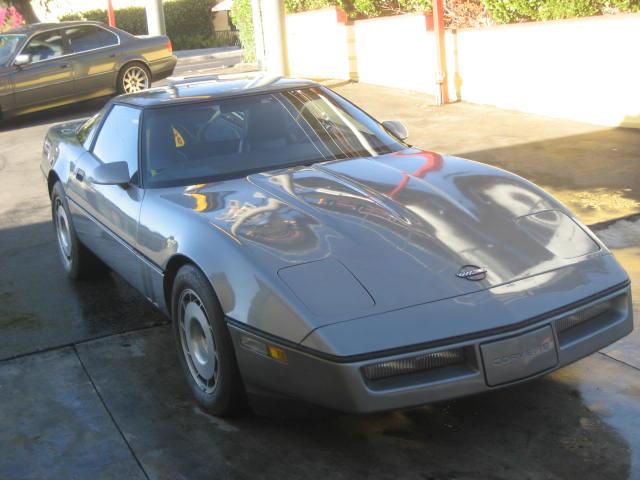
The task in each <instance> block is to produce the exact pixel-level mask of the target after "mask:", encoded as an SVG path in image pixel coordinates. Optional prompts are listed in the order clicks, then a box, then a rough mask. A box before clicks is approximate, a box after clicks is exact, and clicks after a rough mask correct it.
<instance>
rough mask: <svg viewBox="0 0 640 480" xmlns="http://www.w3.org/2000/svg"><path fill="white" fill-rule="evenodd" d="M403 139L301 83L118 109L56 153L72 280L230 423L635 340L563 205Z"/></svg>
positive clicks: (452, 391)
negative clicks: (276, 405) (150, 326)
mask: <svg viewBox="0 0 640 480" xmlns="http://www.w3.org/2000/svg"><path fill="white" fill-rule="evenodd" d="M406 136H407V131H406V129H405V128H404V127H403V126H402V124H401V123H400V122H395V121H390V122H384V123H378V122H377V121H375V120H374V119H373V118H371V117H370V116H369V115H367V114H366V113H364V112H363V111H362V110H360V109H358V108H357V107H356V106H354V105H353V104H351V103H349V102H348V101H347V100H345V99H344V98H342V97H340V96H339V95H337V94H336V93H334V92H332V91H331V90H329V89H327V88H325V87H323V86H321V85H318V84H316V83H313V82H308V81H299V80H291V79H266V78H258V79H253V80H251V79H243V80H234V81H225V82H215V81H207V82H193V83H185V84H178V85H173V86H168V87H163V88H156V89H151V90H147V91H145V92H140V93H136V94H131V95H124V96H120V97H117V98H115V99H113V100H111V101H110V102H109V103H108V104H107V105H106V106H105V107H104V109H102V111H100V112H99V113H98V114H97V115H95V116H94V117H93V118H90V119H88V120H86V121H82V122H74V123H68V124H63V125H59V126H56V127H53V128H52V129H51V130H50V131H49V132H48V134H47V136H46V139H45V142H44V154H43V160H42V170H43V173H44V175H45V177H46V179H47V182H48V186H49V193H50V195H51V205H52V213H53V221H54V225H55V231H56V236H57V242H58V245H59V251H60V257H61V259H62V264H63V265H64V268H65V269H66V271H67V272H68V274H69V275H70V276H71V277H72V278H80V277H89V276H91V275H96V274H98V273H100V272H103V271H104V270H105V268H104V265H107V266H108V267H109V268H111V269H112V270H114V271H115V272H117V273H118V274H119V275H121V276H122V277H124V278H125V279H126V280H127V281H128V282H129V283H131V285H133V286H134V287H135V288H136V289H138V290H139V291H140V292H141V293H142V294H143V295H144V296H145V297H146V298H147V299H148V300H149V301H150V302H152V303H153V304H154V305H155V306H156V307H157V308H159V309H160V310H161V311H163V312H165V313H166V314H167V315H169V316H170V317H171V319H172V320H173V332H174V335H175V341H176V344H177V350H178V354H179V358H180V362H181V364H182V367H183V368H184V372H185V375H186V379H187V381H188V383H189V385H190V387H191V390H192V391H193V393H194V395H195V396H196V398H197V399H198V401H199V402H200V403H201V404H202V406H204V407H205V408H207V409H209V410H210V411H211V412H213V413H215V414H218V415H223V414H226V413H229V412H231V411H233V410H234V409H236V408H238V407H239V406H240V405H242V403H243V401H244V400H245V398H246V394H247V393H249V394H263V395H264V394H267V395H276V396H282V397H285V398H286V397H288V398H295V399H300V400H306V401H309V402H312V403H315V404H319V405H322V406H325V407H329V408H332V409H336V410H341V411H350V412H370V411H378V410H386V409H396V408H403V407H411V406H416V405H420V404H425V403H428V402H433V401H437V400H443V399H448V398H453V397H458V396H461V395H467V394H472V393H477V392H484V391H489V390H492V389H496V388H501V387H505V386H509V385H513V384H516V383H519V382H523V381H526V380H530V379H532V378H535V377H538V376H540V375H543V374H545V373H548V372H550V371H553V370H555V369H557V368H560V367H562V366H564V365H567V364H569V363H571V362H574V361H576V360H578V359H580V358H582V357H584V356H585V355H589V354H590V353H592V352H595V351H597V350H598V349H600V348H602V347H604V346H606V345H609V344H610V343H612V342H614V341H615V340H617V339H619V338H621V337H623V336H625V335H627V334H628V333H630V332H631V330H632V328H633V320H632V313H631V312H632V310H631V294H630V290H629V279H628V276H627V275H626V273H625V272H624V270H623V269H622V268H621V267H620V265H619V264H618V263H617V262H616V260H615V259H614V257H613V256H612V255H611V253H610V252H609V251H608V250H607V248H606V247H605V246H604V245H603V244H602V243H601V242H600V241H599V240H598V239H597V238H596V237H595V236H594V235H593V234H592V233H591V232H590V231H589V230H588V229H587V228H586V227H585V226H584V225H582V224H581V223H580V222H579V221H578V220H576V218H575V217H574V216H573V215H572V214H571V212H569V211H568V210H567V209H566V208H565V207H564V206H563V205H561V204H560V203H559V202H558V201H557V200H555V199H554V198H552V197H551V196H550V195H548V194H547V193H545V192H544V191H542V190H541V189H540V188H538V187H536V186H535V185H533V184H531V183H530V182H528V181H526V180H524V179H522V178H520V177H518V176H516V175H513V174H511V173H508V172H505V171H503V170H500V169H497V168H493V167H490V166H488V165H484V164H481V163H477V162H473V161H469V160H464V159H461V158H455V157H449V156H442V155H439V154H437V153H433V152H427V151H423V150H420V149H418V148H414V147H411V146H409V145H407V144H406V143H405V142H404V139H405V138H406Z"/></svg>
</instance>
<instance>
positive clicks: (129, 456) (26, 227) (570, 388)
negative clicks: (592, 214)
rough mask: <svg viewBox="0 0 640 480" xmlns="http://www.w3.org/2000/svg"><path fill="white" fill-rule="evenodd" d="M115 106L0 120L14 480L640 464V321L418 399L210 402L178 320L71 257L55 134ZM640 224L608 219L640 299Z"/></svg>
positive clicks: (6, 472) (547, 470)
mask: <svg viewBox="0 0 640 480" xmlns="http://www.w3.org/2000/svg"><path fill="white" fill-rule="evenodd" d="M100 106H101V103H100V102H94V103H93V104H88V105H82V106H79V107H72V108H66V109H63V110H58V111H56V112H49V113H45V114H39V115H34V116H30V117H25V118H23V119H20V120H18V121H15V122H12V123H11V124H4V125H2V126H1V127H0V180H1V184H2V187H1V188H0V425H1V426H2V428H0V478H1V479H3V480H10V479H25V478H35V479H41V478H54V479H58V478H65V479H67V478H69V479H70V478H80V479H84V478H96V479H98V478H100V479H102V478H104V479H110V478H115V479H119V480H121V479H129V478H132V479H135V478H143V479H144V478H154V479H199V478H215V479H218V478H278V479H286V478H323V479H325V478H331V479H352V478H376V479H377V478H383V479H386V478H389V479H395V478H403V479H404V478H407V479H414V478H415V479H466V478H492V479H503V478H504V479H507V478H523V479H524V478H526V479H538V478H539V479H556V478H558V479H560V478H580V479H591V478H593V479H602V478H616V479H617V478H640V355H638V351H639V350H638V346H639V345H640V335H639V333H638V330H636V332H634V334H633V335H632V336H630V337H628V338H627V339H624V340H623V341H622V342H619V343H618V344H616V345H614V346H612V347H610V348H609V349H607V350H606V351H605V352H602V353H597V354H595V355H592V356H591V357H589V358H586V359H584V360H582V361H580V362H578V363H576V364H574V365H572V366H570V367H567V368H565V369H563V370H561V371H558V372H556V373H554V374H552V375H549V376H547V377H545V378H543V379H540V380H537V381H534V382H532V383H529V384H526V385H521V386H518V387H516V388H511V389H505V390H500V391H495V392H491V393H490V394H486V395H482V396H476V397H471V398H465V399H460V400H456V401H451V402H445V403H440V404H436V405H430V406H426V407H423V408H418V409H415V410H411V411H405V412H390V413H383V414H376V415H366V416H337V415H333V416H326V415H324V414H322V413H321V412H308V415H307V416H304V415H302V416H300V415H295V416H294V415H288V416H285V417H284V418H283V417H280V416H270V417H269V416H258V415H246V416H243V417H239V418H235V419H228V420H221V419H217V418H215V417H212V416H210V415H208V414H206V413H205V412H203V411H201V410H200V409H199V408H198V407H197V406H196V405H195V403H194V401H193V400H192V398H191V395H190V393H189V391H188V389H187V387H186V385H185V383H184V381H183V380H182V374H181V372H180V370H179V366H178V361H177V357H176V354H175V350H174V347H173V344H172V339H171V335H170V331H169V326H168V323H167V320H166V319H165V318H164V317H162V316H161V315H159V314H158V313H157V312H155V311H154V310H153V309H152V308H151V307H149V306H148V305H147V304H146V303H145V301H144V300H143V299H142V298H141V296H140V295H138V294H137V293H136V292H134V291H133V290H132V289H131V288H130V287H129V286H128V285H126V284H125V283H124V282H123V281H122V280H120V279H119V278H118V277H117V276H116V275H114V274H111V275H110V276H108V277H107V278H105V279H103V280H101V281H99V282H96V283H74V282H71V281H69V280H67V279H66V277H65V276H64V274H63V271H62V267H61V266H60V265H59V262H58V259H57V257H56V252H55V244H54V236H53V230H52V227H51V224H50V212H49V201H48V197H47V192H46V185H45V183H44V181H43V179H42V175H41V173H40V171H39V155H40V149H41V142H42V138H43V135H44V132H45V131H46V129H47V128H48V126H49V125H50V124H51V123H55V122H58V121H62V120H64V119H69V118H77V117H82V116H87V115H88V114H90V113H91V112H92V111H94V110H95V109H97V108H99V107H100ZM416 143H417V142H416ZM465 148H466V147H465ZM635 228H640V227H636V224H635V223H633V222H629V225H618V224H616V225H614V226H612V227H610V228H609V229H607V230H603V232H602V235H603V238H604V237H606V238H607V241H610V242H611V244H615V246H616V250H615V253H616V255H618V257H619V259H620V260H621V261H622V263H623V264H624V266H625V267H626V268H627V270H628V271H629V273H630V275H631V276H632V279H633V281H634V282H635V286H634V288H635V290H634V294H635V298H636V299H640V289H638V286H639V285H640V245H639V244H640V241H638V243H636V240H637V237H635V236H634V234H633V232H635V231H636V230H634V229H635ZM629 232H631V233H629ZM616 242H617V243H616ZM637 305H638V303H637V300H636V318H638V317H640V309H639V308H638V307H637Z"/></svg>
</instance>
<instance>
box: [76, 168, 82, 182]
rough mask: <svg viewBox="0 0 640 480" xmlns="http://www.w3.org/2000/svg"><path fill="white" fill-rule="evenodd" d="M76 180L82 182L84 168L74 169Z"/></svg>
mask: <svg viewBox="0 0 640 480" xmlns="http://www.w3.org/2000/svg"><path fill="white" fill-rule="evenodd" d="M76 180H78V181H79V182H82V181H83V180H84V170H81V169H78V170H76Z"/></svg>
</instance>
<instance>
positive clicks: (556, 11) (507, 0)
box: [483, 0, 640, 23]
mask: <svg viewBox="0 0 640 480" xmlns="http://www.w3.org/2000/svg"><path fill="white" fill-rule="evenodd" d="M483 2H484V5H485V6H486V7H487V10H488V11H489V13H490V14H491V16H492V17H493V19H494V20H495V21H496V22H499V23H514V22H527V21H538V20H558V19H562V18H575V17H588V16H591V15H600V14H603V13H615V12H638V11H640V0H483Z"/></svg>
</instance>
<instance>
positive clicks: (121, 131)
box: [93, 105, 140, 181]
mask: <svg viewBox="0 0 640 480" xmlns="http://www.w3.org/2000/svg"><path fill="white" fill-rule="evenodd" d="M139 124H140V110H138V109H137V108H131V107H125V106H123V105H115V106H114V107H113V108H112V109H111V111H110V112H109V115H108V117H107V119H106V120H105V121H104V123H103V124H102V128H101V129H100V132H99V133H98V139H97V140H96V143H95V145H94V147H93V154H94V155H95V156H96V157H98V159H99V160H101V161H102V162H104V163H111V162H127V164H128V165H129V174H130V175H131V178H132V179H134V181H135V179H136V178H137V173H138V125H139Z"/></svg>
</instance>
